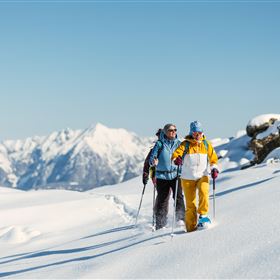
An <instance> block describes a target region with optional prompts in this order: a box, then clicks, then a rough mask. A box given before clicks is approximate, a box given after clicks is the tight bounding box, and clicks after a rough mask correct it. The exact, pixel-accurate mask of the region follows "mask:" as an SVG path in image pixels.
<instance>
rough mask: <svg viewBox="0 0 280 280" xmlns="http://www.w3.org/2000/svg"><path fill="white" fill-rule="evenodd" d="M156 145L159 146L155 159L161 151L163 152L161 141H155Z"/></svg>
mask: <svg viewBox="0 0 280 280" xmlns="http://www.w3.org/2000/svg"><path fill="white" fill-rule="evenodd" d="M157 145H159V149H158V153H157V158H158V157H159V155H160V153H161V151H162V150H163V143H162V141H161V140H157Z"/></svg>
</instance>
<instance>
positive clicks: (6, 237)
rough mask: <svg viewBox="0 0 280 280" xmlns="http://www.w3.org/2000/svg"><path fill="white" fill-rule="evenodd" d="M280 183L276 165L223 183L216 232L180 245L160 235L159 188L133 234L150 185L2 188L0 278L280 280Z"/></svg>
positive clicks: (183, 236) (226, 176)
mask: <svg viewBox="0 0 280 280" xmlns="http://www.w3.org/2000/svg"><path fill="white" fill-rule="evenodd" d="M241 138H242V137H241ZM239 141H240V138H239ZM279 176H280V162H279V161H274V160H270V161H269V162H267V163H264V164H261V165H258V166H254V167H251V168H248V169H245V170H232V171H227V172H224V173H221V174H220V176H219V178H218V180H217V183H216V196H215V197H216V198H215V200H216V220H215V221H214V224H213V226H212V227H211V228H210V229H209V230H204V231H197V232H192V233H185V232H184V231H182V229H181V228H175V236H174V237H173V238H171V237H170V231H171V228H170V227H169V228H166V229H162V230H159V231H156V232H152V231H151V222H152V197H153V187H152V184H151V182H149V184H148V185H147V187H146V191H145V194H144V198H143V203H142V208H141V211H140V217H139V220H138V223H139V224H138V226H137V227H136V228H134V227H133V226H132V225H133V224H134V221H135V216H136V212H137V208H138V205H139V201H140V198H141V193H142V188H143V186H142V184H141V177H136V178H134V179H132V180H129V181H126V182H124V183H121V184H118V185H114V186H106V187H101V188H97V189H94V190H90V191H88V192H83V193H79V192H73V191H66V190H38V191H28V192H24V191H20V190H15V189H9V188H0V221H1V225H0V247H1V251H0V268H1V269H0V277H4V278H12V279H17V278H24V279H58V278H60V279H63V278H64V279H69V278H71V279H75V278H85V279H89V278H99V279H101V278H114V279H115V278H130V279H134V278H148V279H154V278H162V279H166V278H212V279H213V278H254V279H255V278H266V279H267V278H273V279H279V278H280V266H279V263H280V239H279V232H280V223H279V222H278V220H277V217H278V216H279V197H280V185H279V179H280V177H279ZM212 203H213V197H212V195H211V197H210V205H211V206H212ZM210 215H211V216H212V209H211V212H210ZM171 216H172V201H171V200H170V213H169V218H170V220H171Z"/></svg>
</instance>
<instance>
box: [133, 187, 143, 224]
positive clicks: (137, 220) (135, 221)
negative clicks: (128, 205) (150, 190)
mask: <svg viewBox="0 0 280 280" xmlns="http://www.w3.org/2000/svg"><path fill="white" fill-rule="evenodd" d="M145 188H146V185H144V187H143V191H142V196H141V200H140V204H139V207H138V211H137V215H136V220H135V224H134V226H135V227H136V225H137V221H138V216H139V212H140V208H141V204H142V200H143V196H144V192H145Z"/></svg>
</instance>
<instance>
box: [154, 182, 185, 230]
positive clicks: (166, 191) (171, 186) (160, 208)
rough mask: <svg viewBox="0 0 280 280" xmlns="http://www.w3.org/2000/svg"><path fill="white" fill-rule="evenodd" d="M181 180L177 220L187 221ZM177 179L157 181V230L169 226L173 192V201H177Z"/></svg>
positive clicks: (177, 203)
mask: <svg viewBox="0 0 280 280" xmlns="http://www.w3.org/2000/svg"><path fill="white" fill-rule="evenodd" d="M180 181H181V180H179V185H178V192H177V202H176V220H177V221H178V220H184V219H185V204H184V199H183V192H182V187H181V182H180ZM176 183H177V179H176V178H175V179H173V180H163V179H157V186H156V188H157V198H156V202H155V209H154V211H155V216H156V229H160V228H162V227H164V226H165V225H166V224H167V214H168V203H169V197H170V193H171V190H172V196H173V199H175V191H176Z"/></svg>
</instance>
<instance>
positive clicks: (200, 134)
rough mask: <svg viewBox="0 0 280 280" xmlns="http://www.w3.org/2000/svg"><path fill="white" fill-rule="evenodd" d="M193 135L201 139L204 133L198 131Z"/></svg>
mask: <svg viewBox="0 0 280 280" xmlns="http://www.w3.org/2000/svg"><path fill="white" fill-rule="evenodd" d="M192 135H193V137H201V136H202V132H198V131H196V132H193V133H192Z"/></svg>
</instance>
